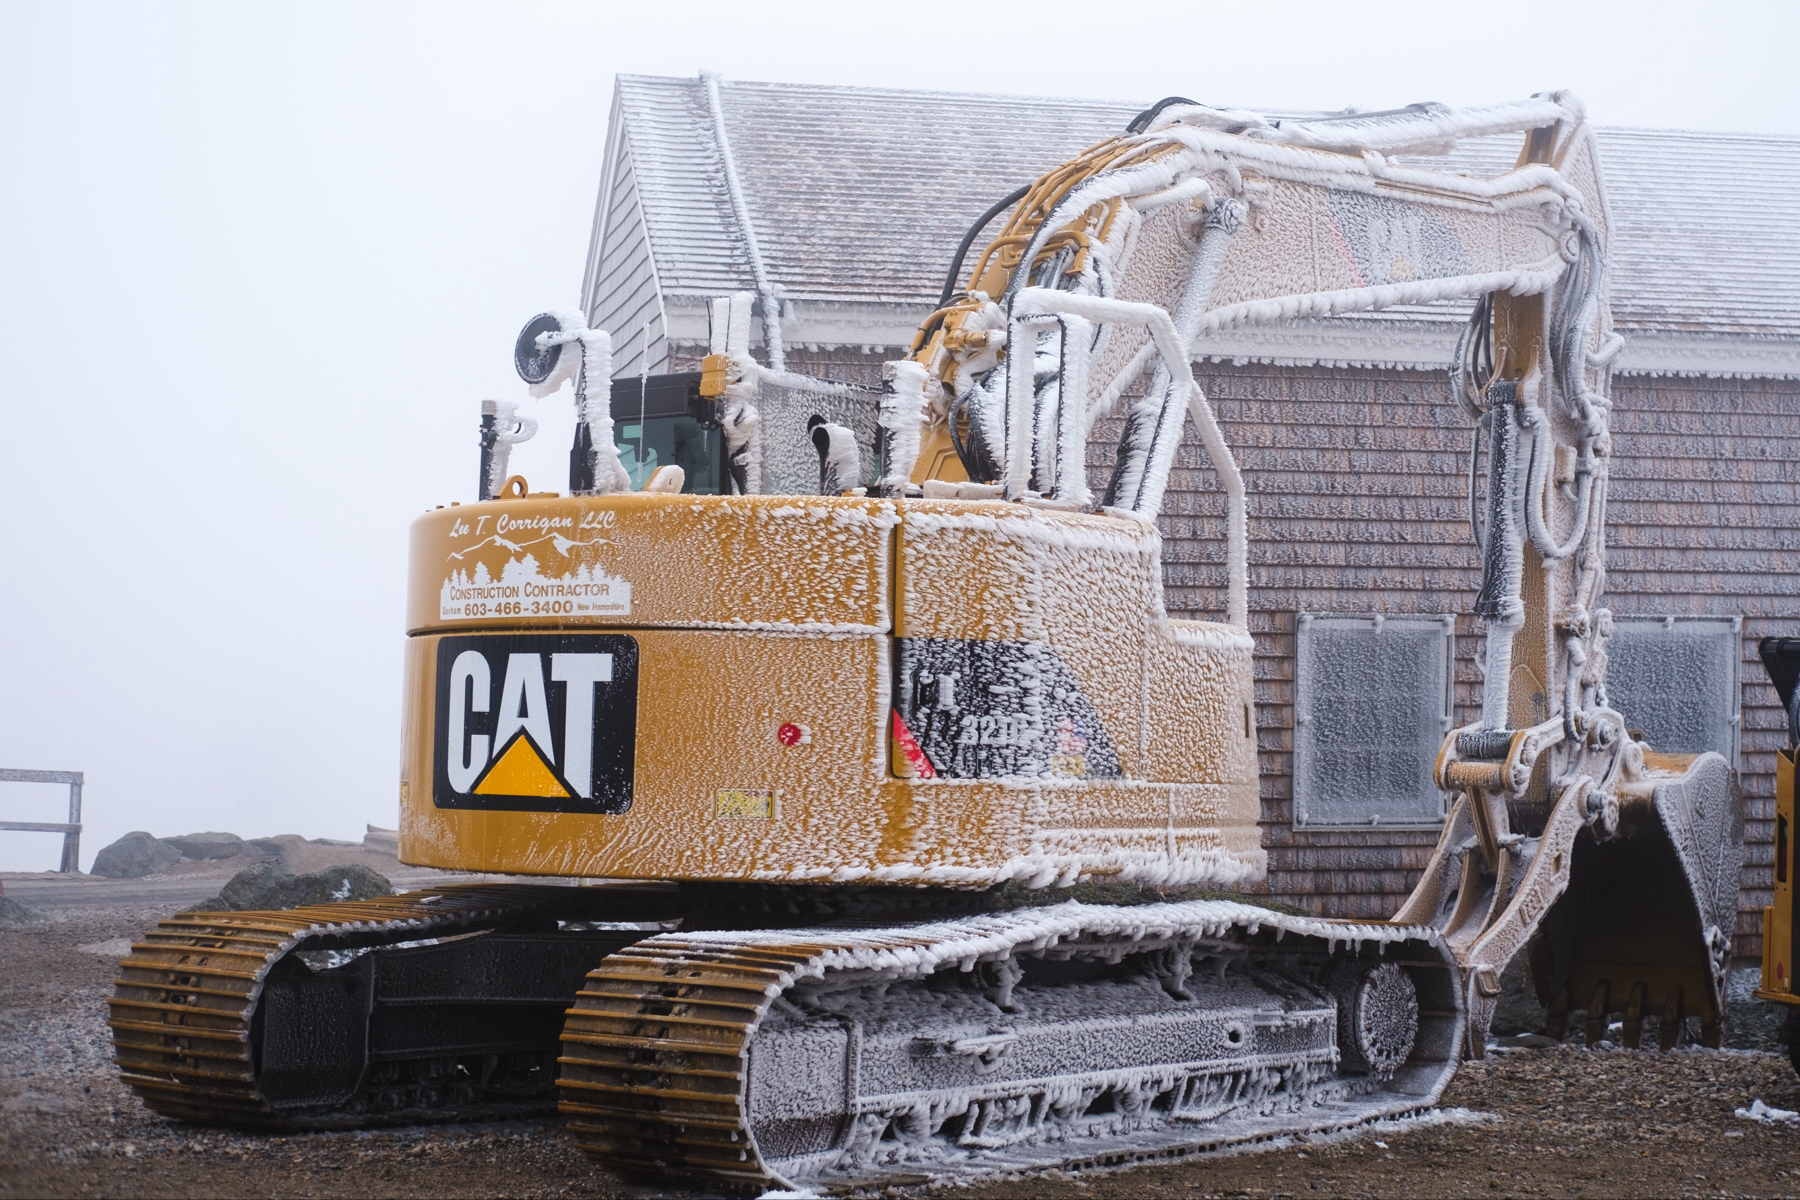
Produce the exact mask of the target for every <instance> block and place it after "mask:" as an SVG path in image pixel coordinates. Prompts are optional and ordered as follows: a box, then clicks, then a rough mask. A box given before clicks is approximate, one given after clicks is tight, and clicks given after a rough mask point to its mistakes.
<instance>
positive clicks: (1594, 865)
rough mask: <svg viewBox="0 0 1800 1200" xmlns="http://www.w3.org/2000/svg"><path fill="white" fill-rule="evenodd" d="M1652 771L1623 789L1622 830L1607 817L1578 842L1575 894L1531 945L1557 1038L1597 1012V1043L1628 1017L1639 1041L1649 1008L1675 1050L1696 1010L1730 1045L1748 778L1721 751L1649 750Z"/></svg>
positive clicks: (1662, 1039) (1709, 1034)
mask: <svg viewBox="0 0 1800 1200" xmlns="http://www.w3.org/2000/svg"><path fill="white" fill-rule="evenodd" d="M1643 758H1644V779H1643V780H1642V783H1641V784H1640V785H1638V786H1635V787H1630V788H1629V789H1628V790H1627V789H1621V790H1622V791H1625V793H1626V794H1625V795H1623V796H1621V803H1620V805H1619V812H1618V824H1617V828H1616V831H1615V832H1614V833H1612V834H1611V836H1606V835H1605V829H1604V828H1603V826H1600V825H1599V824H1598V823H1597V825H1596V827H1595V828H1593V829H1590V830H1588V831H1585V832H1584V833H1583V834H1582V835H1581V836H1578V837H1576V838H1575V839H1574V845H1573V846H1572V848H1571V849H1572V853H1571V856H1570V864H1569V885H1568V890H1567V891H1566V892H1565V893H1563V896H1562V898H1561V899H1560V900H1558V901H1557V902H1556V904H1555V905H1554V906H1553V907H1552V908H1551V909H1550V911H1549V913H1548V914H1547V915H1546V916H1545V918H1544V921H1543V924H1542V925H1541V926H1540V927H1539V930H1538V936H1537V937H1536V938H1535V939H1534V940H1533V941H1532V943H1531V946H1530V954H1531V968H1532V978H1533V980H1534V982H1535V983H1536V985H1537V990H1538V995H1539V998H1540V999H1541V1000H1542V1001H1543V1002H1544V1004H1545V1005H1546V1006H1547V1008H1548V1009H1549V1015H1550V1020H1549V1030H1548V1032H1549V1033H1550V1036H1552V1037H1557V1038H1560V1037H1562V1036H1563V1033H1564V1031H1565V1028H1566V1022H1567V1020H1568V1016H1569V1014H1570V1013H1571V1012H1572V1011H1574V1010H1577V1009H1580V1010H1583V1011H1585V1012H1586V1014H1587V1029H1586V1035H1587V1039H1586V1040H1587V1044H1588V1045H1590V1046H1592V1045H1594V1044H1595V1043H1597V1042H1599V1041H1600V1040H1601V1039H1602V1038H1604V1037H1605V1036H1606V1031H1607V1025H1608V1023H1609V1022H1610V1020H1611V1019H1612V1018H1613V1017H1614V1016H1617V1017H1618V1018H1619V1019H1620V1021H1621V1022H1622V1024H1623V1044H1624V1045H1625V1046H1627V1047H1630V1048H1633V1049H1635V1048H1637V1047H1638V1046H1639V1044H1640V1042H1641V1039H1642V1035H1643V1020H1644V1018H1645V1017H1647V1016H1657V1017H1659V1018H1660V1020H1659V1023H1658V1031H1657V1044H1658V1048H1659V1049H1662V1050H1669V1049H1672V1048H1674V1046H1675V1044H1676V1041H1677V1039H1678V1037H1679V1034H1680V1030H1681V1027H1682V1025H1683V1023H1684V1018H1686V1017H1694V1018H1697V1019H1698V1021H1699V1024H1700V1040H1701V1042H1702V1044H1704V1045H1707V1046H1717V1045H1719V1036H1720V1022H1721V1021H1722V1020H1723V1018H1724V1012H1725V973H1726V971H1727V969H1728V968H1729V967H1730V964H1731V933H1732V925H1733V922H1734V920H1735V918H1736V915H1737V896H1738V876H1739V873H1740V870H1741V867H1742V865H1743V835H1744V823H1743V810H1742V806H1741V805H1740V803H1739V801H1738V795H1737V787H1736V780H1735V778H1734V777H1733V774H1732V772H1731V770H1730V768H1729V767H1728V766H1727V765H1726V763H1725V760H1724V759H1723V758H1721V757H1720V756H1719V755H1717V754H1701V755H1673V754H1657V753H1655V752H1653V751H1646V752H1645V753H1644V755H1643Z"/></svg>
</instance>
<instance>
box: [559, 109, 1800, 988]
mask: <svg viewBox="0 0 1800 1200" xmlns="http://www.w3.org/2000/svg"><path fill="white" fill-rule="evenodd" d="M716 98H717V107H716V109H715V106H714V97H713V96H712V95H709V89H708V87H707V86H706V83H705V81H703V80H696V79H665V78H647V77H641V76H621V77H620V78H619V79H618V81H617V84H616V90H615V92H614V98H613V109H612V117H611V122H610V126H609V129H608V133H607V139H608V141H607V155H606V168H605V176H604V179H603V181H602V186H601V191H600V202H599V205H598V208H597V211H596V214H595V223H594V232H593V241H592V245H591V249H590V252H589V260H588V266H587V275H586V281H585V283H584V302H585V305H586V308H587V312H588V318H589V321H590V323H592V324H593V325H595V326H598V327H600V328H605V329H607V330H609V331H611V332H612V334H613V339H614V346H615V363H616V368H617V371H618V373H619V374H620V375H629V376H635V375H637V374H638V373H639V372H640V370H642V369H644V367H645V366H646V365H647V366H648V368H649V370H650V371H652V372H663V371H670V370H686V369H691V368H692V367H693V366H694V365H695V364H696V363H697V361H698V358H699V356H701V355H703V354H704V353H705V347H706V342H707V315H706V302H707V301H708V300H709V299H710V298H711V297H713V296H717V295H721V294H724V293H728V292H735V291H743V290H747V291H754V292H759V293H761V294H772V295H774V296H776V297H778V301H779V309H780V313H779V318H780V322H781V326H780V328H781V331H782V340H783V342H784V343H785V345H786V347H787V365H788V367H789V369H790V370H799V371H805V372H809V373H813V374H818V375H824V376H827V377H830V378H838V379H846V380H854V381H861V382H869V383H873V382H876V381H877V380H878V379H879V371H880V364H881V363H882V362H883V361H884V360H886V359H890V358H897V357H900V356H901V355H903V354H904V352H905V348H906V345H907V343H908V342H909V341H910V339H911V336H912V333H913V330H914V329H915V328H916V327H917V325H918V322H919V321H920V319H921V318H923V317H924V316H925V315H926V314H927V313H928V312H930V311H931V309H932V308H934V307H935V305H936V302H937V298H938V294H939V291H940V289H941V288H942V286H943V284H944V277H945V272H946V270H947V269H948V267H949V264H950V261H951V258H952V255H953V253H954V251H955V248H956V245H957V243H958V241H959V240H960V239H961V237H962V236H963V234H964V233H965V231H966V230H967V229H968V226H969V224H970V223H971V221H972V220H973V219H974V218H975V217H977V216H978V215H979V214H981V213H982V212H983V211H984V210H986V209H987V208H988V207H989V206H990V205H991V204H992V203H994V201H995V200H996V199H998V198H999V197H1002V196H1004V195H1006V194H1007V193H1009V192H1011V191H1012V190H1013V189H1015V188H1017V187H1018V186H1019V185H1020V184H1022V183H1025V182H1027V181H1029V180H1030V179H1032V178H1033V177H1035V176H1037V175H1039V174H1041V173H1042V172H1043V171H1045V170H1047V169H1048V168H1050V167H1052V166H1054V165H1055V164H1057V163H1058V162H1060V161H1062V160H1064V159H1065V158H1068V157H1070V156H1072V155H1073V154H1075V153H1076V152H1078V151H1080V150H1081V149H1083V148H1085V147H1086V146H1089V145H1091V144H1093V143H1095V142H1098V141H1100V140H1101V139H1103V138H1105V137H1108V136H1110V135H1112V134H1114V133H1117V132H1119V131H1120V130H1122V129H1123V128H1124V126H1125V124H1126V122H1127V121H1129V120H1130V118H1131V117H1132V115H1133V114H1134V113H1136V112H1137V111H1138V110H1139V109H1140V108H1141V107H1143V105H1141V104H1124V103H1120V104H1111V103H1101V102H1095V101H1084V100H1059V99H1040V98H1029V97H1003V96H977V95H953V94H944V93H930V92H903V91H888V90H876V89H863V88H840V87H802V86H794V85H786V84H766V83H735V82H719V83H718V85H717V93H716ZM715 113H716V114H717V116H715ZM721 117H722V120H721V119H719V118H721ZM1599 137H1600V148H1601V157H1602V165H1603V169H1604V170H1605V172H1606V176H1607V181H1608V187H1609V191H1610V204H1611V208H1612V215H1613V229H1614V243H1613V310H1614V318H1615V321H1616V324H1617V327H1618V329H1619V331H1620V332H1621V333H1623V334H1624V335H1625V338H1626V343H1625V349H1624V350H1623V351H1622V353H1621V354H1620V356H1619V358H1618V360H1617V365H1616V374H1615V377H1614V381H1613V395H1614V397H1615V409H1614V415H1613V435H1614V444H1615V454H1616V457H1615V458H1614V460H1613V465H1612V484H1611V492H1610V500H1611V505H1610V512H1609V516H1610V521H1611V535H1610V541H1611V550H1610V554H1609V558H1608V562H1609V580H1608V587H1607V594H1608V603H1609V604H1610V607H1611V609H1612V611H1613V612H1614V613H1615V614H1616V618H1617V634H1616V636H1615V639H1614V642H1613V645H1612V649H1611V667H1610V669H1609V685H1610V690H1611V697H1612V699H1613V702H1614V704H1615V706H1616V707H1618V708H1619V709H1620V710H1621V711H1622V712H1624V713H1625V714H1626V716H1627V719H1628V721H1630V722H1631V723H1632V724H1633V725H1635V726H1638V727H1640V728H1641V729H1642V730H1643V732H1644V735H1645V736H1646V738H1647V739H1648V740H1649V741H1650V743H1651V744H1653V745H1655V746H1656V747H1657V748H1658V749H1664V750H1675V751H1697V750H1707V749H1711V750H1717V751H1719V752H1720V753H1722V754H1724V755H1725V756H1726V758H1727V760H1728V761H1730V762H1731V763H1732V764H1733V765H1734V766H1735V767H1736V768H1737V769H1738V771H1739V773H1740V780H1741V786H1742V791H1743V799H1744V817H1745V842H1746V848H1745V867H1744V876H1743V887H1742V892H1741V897H1742V898H1741V904H1740V914H1739V920H1738V928H1737V948H1738V951H1739V953H1741V954H1756V953H1758V952H1759V951H1760V932H1761V908H1762V905H1763V904H1765V903H1766V902H1767V901H1768V898H1769V895H1770V886H1771V880H1770V871H1771V861H1772V853H1771V849H1772V837H1773V818H1774V814H1773V803H1774V802H1773V790H1774V782H1773V780H1774V777H1773V770H1774V767H1773V761H1774V753H1775V750H1776V749H1777V748H1778V747H1779V746H1780V745H1781V744H1783V741H1784V739H1785V719H1784V717H1783V714H1782V712H1781V710H1780V706H1779V701H1778V700H1777V699H1776V696H1775V693H1774V689H1773V688H1771V687H1770V686H1769V685H1768V682H1767V679H1766V677H1765V676H1764V674H1763V671H1762V667H1761V665H1760V663H1759V662H1758V661H1757V659H1756V655H1755V645H1756V640H1757V639H1758V638H1760V637H1763V636H1765V635H1769V634H1787V635H1797V634H1800V599H1797V596H1796V594H1797V593H1800V580H1797V579H1796V568H1797V567H1800V495H1797V494H1796V479H1797V478H1800V469H1797V468H1796V466H1795V461H1796V457H1797V456H1800V288H1796V286H1795V285H1794V283H1793V281H1794V280H1796V279H1800V139H1796V138H1783V137H1767V136H1750V135H1742V134H1732V135H1727V134H1699V133H1684V132H1675V131H1669V130H1646V129H1602V130H1601V131H1600V134H1599ZM1516 153H1517V145H1516V139H1510V138H1509V139H1498V140H1496V141H1494V142H1492V143H1490V142H1486V141H1477V142H1473V143H1467V144H1465V145H1464V146H1462V147H1460V148H1459V149H1458V150H1457V152H1456V153H1455V155H1454V156H1453V157H1452V158H1451V159H1450V160H1449V161H1450V163H1451V164H1452V166H1453V167H1454V168H1460V169H1468V170H1472V171H1476V172H1479V173H1482V174H1493V173H1496V172H1498V171H1501V170H1504V169H1505V168H1506V167H1508V166H1510V165H1511V163H1512V161H1513V158H1514V156H1515V154H1516ZM1437 161H1438V162H1439V163H1440V164H1441V163H1442V162H1443V161H1444V160H1437ZM727 164H730V169H728V166H727ZM758 311H759V317H760V318H761V319H764V320H766V319H767V317H768V314H767V313H766V312H762V311H761V306H759V310H758ZM1466 312H1467V309H1466V308H1463V309H1458V308H1455V307H1453V306H1439V307H1436V308H1431V309H1406V310H1388V311H1386V312H1382V313H1374V314H1365V315H1360V316H1355V317H1346V318H1339V319H1334V320H1329V321H1321V322H1308V323H1304V324H1294V325H1290V326H1280V327H1272V328H1271V327H1264V328H1249V329H1238V330H1233V331H1230V332H1227V333H1223V334H1218V335H1211V336H1209V337H1208V338H1207V339H1205V340H1204V341H1202V342H1200V343H1197V344H1196V345H1195V346H1194V347H1193V352H1194V355H1195V360H1196V361H1195V371H1196V376H1197V377H1198V378H1199V380H1200V382H1201V384H1202V386H1203V387H1204V388H1205V389H1206V392H1207V395H1208V396H1209V397H1210V398H1211V400H1212V403H1213V406H1214V408H1215V409H1216V410H1217V412H1218V415H1219V418H1220V421H1221V423H1222V425H1223V426H1224V428H1225V432H1226V436H1227V438H1228V439H1229V441H1230V442H1231V445H1232V447H1233V449H1234V451H1235V452H1236V454H1237V457H1238V461H1239V463H1240V464H1241V466H1242V469H1243V472H1244V476H1245V479H1246V483H1247V486H1248V489H1249V493H1250V498H1249V505H1250V509H1249V512H1250V539H1251V550H1250V554H1251V558H1250V588H1251V592H1250V627H1251V631H1252V633H1253V634H1254V635H1255V637H1256V642H1257V720H1258V725H1259V744H1260V750H1261V768H1262V779H1263V792H1262V806H1263V807H1262V823H1263V839H1264V845H1265V846H1266V847H1267V848H1268V850H1269V854H1270V868H1271V869H1270V875H1269V888H1270V890H1271V892H1272V893H1273V894H1274V895H1276V896H1277V897H1279V898H1282V899H1286V900H1289V901H1291V902H1293V903H1296V904H1299V905H1302V906H1303V907H1305V908H1307V909H1309V910H1311V911H1314V912H1319V913H1324V914H1329V915H1339V916H1362V917H1385V916H1387V915H1388V914H1390V913H1392V912H1393V911H1394V910H1395V909H1396V908H1397V907H1398V906H1399V904H1400V901H1401V900H1402V899H1403V898H1404V896H1405V895H1406V894H1407V892H1408V891H1410V889H1411V887H1412V884H1413V882H1414V880H1416V878H1417V877H1418V873H1419V870H1420V869H1421V868H1422V867H1423V865H1424V863H1425V861H1426V859H1427V857H1428V856H1429V854H1430V851H1431V847H1432V846H1433V844H1434V843H1435V841H1436V838H1437V833H1438V829H1439V828H1440V826H1441V823H1442V817H1443V808H1442V801H1441V799H1440V798H1439V796H1438V795H1437V793H1435V791H1433V789H1432V788H1431V785H1430V780H1429V777H1428V774H1426V773H1425V770H1422V769H1420V767H1419V765H1418V764H1419V756H1420V755H1421V754H1422V753H1423V754H1425V755H1427V757H1426V758H1425V759H1424V768H1426V769H1428V767H1429V757H1428V756H1429V754H1430V753H1432V752H1435V750H1436V746H1437V743H1438V741H1439V740H1440V739H1441V736H1442V732H1443V731H1444V730H1445V729H1447V728H1449V727H1450V723H1451V722H1455V723H1457V724H1462V723H1466V722H1468V721H1471V720H1474V719H1475V718H1476V717H1477V715H1478V711H1479V689H1480V679H1479V675H1478V669H1477V665H1476V663H1477V659H1478V657H1479V655H1478V651H1479V647H1480V641H1481V637H1482V634H1481V630H1480V628H1479V626H1478V625H1477V623H1476V621H1475V620H1474V619H1473V618H1472V617H1471V616H1470V615H1469V613H1470V609H1471V607H1472V604H1473V601H1474V596H1475V591H1476V586H1477V583H1478V577H1479V563H1478V559H1477V554H1476V550H1475V547H1474V545H1473V542H1472V538H1471V535H1470V530H1469V523H1468V505H1469V501H1468V495H1469V481H1468V474H1469V466H1470V464H1469V458H1470V449H1471V428H1470V426H1469V424H1468V422H1467V420H1466V418H1465V417H1464V415H1463V414H1462V412H1461V411H1460V410H1459V409H1458V408H1457V406H1456V405H1455V404H1454V403H1452V402H1451V401H1450V399H1449V397H1448V393H1447V390H1446V386H1445V379H1446V372H1447V368H1448V365H1449V362H1450V359H1451V357H1452V351H1453V348H1454V344H1455V339H1456V336H1457V333H1458V331H1459V330H1460V328H1461V326H1462V323H1463V320H1464V318H1465V316H1466ZM1116 433H1117V427H1116V425H1109V424H1108V423H1106V422H1102V423H1101V426H1100V428H1098V429H1097V430H1096V435H1095V440H1094V442H1093V444H1092V445H1091V446H1090V448H1089V461H1090V464H1091V467H1092V469H1093V470H1094V471H1095V472H1096V475H1097V477H1098V478H1097V480H1096V482H1098V481H1099V478H1103V477H1104V473H1105V471H1106V470H1108V469H1109V468H1110V465H1111V461H1112V455H1113V439H1114V438H1115V437H1116ZM1203 462H1204V455H1203V454H1201V453H1200V452H1199V451H1198V448H1197V447H1195V448H1193V449H1192V450H1190V449H1189V448H1187V447H1184V448H1183V452H1182V458H1181V460H1180V462H1179V464H1178V470H1177V475H1176V478H1175V479H1174V480H1173V482H1172V484H1171V489H1170V492H1169V496H1168V500H1167V502H1166V504H1165V507H1164V517H1163V522H1162V524H1163V531H1164V534H1165V538H1166V540H1165V544H1164V564H1165V566H1164V570H1165V578H1166V583H1167V599H1168V604H1169V606H1170V609H1171V611H1172V612H1173V613H1174V614H1175V615H1178V616H1194V617H1208V616H1213V617H1216V616H1217V615H1218V614H1220V613H1221V612H1222V611H1223V609H1224V605H1225V600H1224V571H1223V564H1224V537H1223V511H1224V505H1223V498H1222V496H1221V494H1220V492H1219V490H1218V488H1217V486H1216V483H1215V481H1214V480H1213V479H1212V478H1211V472H1210V469H1208V468H1205V467H1204V466H1203V465H1202V463H1203ZM1327 661H1329V662H1330V663H1331V664H1334V669H1332V670H1325V669H1323V666H1322V664H1324V663H1326V662H1327ZM1316 664H1317V665H1316ZM1345 664H1349V665H1350V666H1352V667H1354V668H1355V669H1353V670H1348V671H1346V670H1343V669H1341V668H1342V667H1343V666H1344V665H1345ZM1359 689H1360V693H1359ZM1377 697H1381V698H1383V699H1382V701H1381V703H1379V704H1376V703H1375V702H1374V701H1375V700H1376V698H1377ZM1347 712H1356V713H1361V714H1363V716H1362V718H1360V719H1363V720H1369V719H1370V718H1369V716H1368V714H1370V713H1371V712H1374V713H1376V714H1377V716H1376V718H1375V719H1374V720H1373V724H1372V725H1371V727H1370V728H1369V729H1368V730H1367V731H1366V732H1367V736H1368V737H1369V738H1370V739H1371V740H1372V741H1373V742H1374V743H1377V744H1380V745H1382V746H1383V747H1384V748H1385V751H1386V757H1388V758H1389V759H1390V760H1392V761H1394V762H1397V763H1400V764H1402V765H1403V766H1405V767H1406V770H1405V771H1403V773H1402V774H1403V776H1404V777H1389V778H1385V779H1370V778H1344V777H1343V776H1342V774H1341V773H1339V774H1337V775H1333V774H1332V772H1330V771H1329V770H1328V769H1327V767H1328V763H1327V760H1326V756H1324V755H1322V754H1321V753H1320V752H1319V751H1318V747H1319V746H1321V745H1323V744H1325V742H1327V741H1329V738H1330V734H1331V730H1332V722H1333V721H1338V720H1342V719H1344V718H1343V717H1342V714H1343V713H1347ZM1382 714H1385V716H1383V715H1382ZM1407 764H1411V765H1410V766H1408V765H1407Z"/></svg>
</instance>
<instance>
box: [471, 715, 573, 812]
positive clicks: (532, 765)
mask: <svg viewBox="0 0 1800 1200" xmlns="http://www.w3.org/2000/svg"><path fill="white" fill-rule="evenodd" d="M472 790H473V792H474V794H475V795H477V796H547V797H551V798H553V799H557V800H569V799H573V797H571V796H570V795H569V789H568V788H566V787H564V786H563V782H562V780H560V779H558V778H557V777H556V772H555V771H553V770H551V769H550V765H549V764H548V763H546V762H545V761H544V756H543V755H542V754H541V753H540V752H539V751H538V748H537V746H536V745H535V744H533V742H532V740H531V738H530V737H528V736H527V735H526V733H525V731H524V730H523V729H521V730H519V732H518V733H516V734H514V735H513V739H512V741H511V742H509V743H507V746H506V749H505V750H502V751H501V752H500V757H498V758H496V759H495V760H494V761H493V762H492V763H490V764H489V765H488V769H487V770H486V771H484V772H482V776H481V778H480V779H479V780H477V781H476V783H475V787H474V788H473V789H472Z"/></svg>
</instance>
